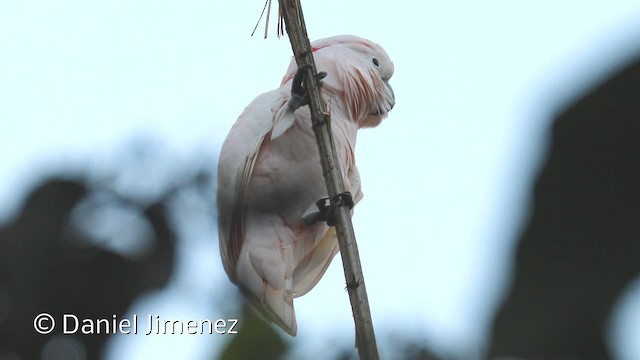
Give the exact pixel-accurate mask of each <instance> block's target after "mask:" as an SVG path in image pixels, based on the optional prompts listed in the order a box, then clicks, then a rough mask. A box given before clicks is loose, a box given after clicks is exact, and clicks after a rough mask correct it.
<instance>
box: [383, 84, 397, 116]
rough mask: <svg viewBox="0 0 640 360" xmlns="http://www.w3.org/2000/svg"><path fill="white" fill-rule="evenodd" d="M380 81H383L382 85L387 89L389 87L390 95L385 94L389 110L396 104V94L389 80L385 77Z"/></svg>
mask: <svg viewBox="0 0 640 360" xmlns="http://www.w3.org/2000/svg"><path fill="white" fill-rule="evenodd" d="M382 82H384V86H386V87H387V89H389V93H391V96H390V97H388V96H387V99H385V100H387V104H389V110H391V109H393V106H394V105H395V104H396V94H395V93H394V92H393V88H392V87H391V85H390V84H389V80H387V79H382Z"/></svg>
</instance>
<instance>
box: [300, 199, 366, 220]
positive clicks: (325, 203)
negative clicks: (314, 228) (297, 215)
mask: <svg viewBox="0 0 640 360" xmlns="http://www.w3.org/2000/svg"><path fill="white" fill-rule="evenodd" d="M342 204H345V205H347V206H348V207H349V210H351V209H353V206H354V205H355V203H354V202H353V197H352V196H351V193H350V192H348V191H345V192H343V193H340V194H337V195H336V196H334V197H333V200H331V199H329V198H328V197H326V198H322V199H320V200H318V201H316V206H317V207H318V210H319V211H318V212H315V213H311V214H309V215H306V216H304V217H303V218H302V221H303V222H304V224H305V225H307V226H311V225H315V224H316V223H318V222H320V221H326V222H327V225H329V226H333V225H335V223H336V221H335V220H336V218H335V216H336V215H335V211H336V209H337V208H338V206H340V205H342Z"/></svg>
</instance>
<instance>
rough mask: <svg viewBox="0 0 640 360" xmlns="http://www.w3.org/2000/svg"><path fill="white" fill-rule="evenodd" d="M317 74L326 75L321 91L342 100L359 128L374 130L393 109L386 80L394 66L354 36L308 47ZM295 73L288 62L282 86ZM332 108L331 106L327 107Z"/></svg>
mask: <svg viewBox="0 0 640 360" xmlns="http://www.w3.org/2000/svg"><path fill="white" fill-rule="evenodd" d="M311 48H312V51H313V55H314V60H315V63H316V68H317V71H318V72H320V71H326V72H327V77H325V78H324V79H323V89H324V90H326V91H328V92H329V93H331V94H334V96H339V97H342V99H341V100H342V101H343V102H344V104H345V105H346V107H347V110H348V112H349V116H350V117H351V119H352V120H353V121H356V122H357V123H358V127H374V126H377V125H378V124H380V122H381V121H382V120H383V119H384V118H386V117H387V114H388V113H389V111H390V110H391V109H392V108H393V106H394V105H395V96H394V94H393V89H392V88H391V85H389V79H391V76H393V62H391V59H390V58H389V55H387V52H386V51H384V49H383V48H382V47H381V46H380V45H378V44H376V43H374V42H371V41H369V40H366V39H363V38H360V37H357V36H354V35H339V36H333V37H329V38H325V39H320V40H316V41H314V42H312V43H311ZM296 69H297V65H296V63H295V60H293V61H292V62H291V65H290V66H289V69H288V71H287V74H286V75H285V77H284V79H283V83H285V82H287V81H288V80H289V79H291V78H293V76H294V74H295V72H296ZM330 106H332V105H330Z"/></svg>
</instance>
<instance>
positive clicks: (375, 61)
mask: <svg viewBox="0 0 640 360" xmlns="http://www.w3.org/2000/svg"><path fill="white" fill-rule="evenodd" d="M373 65H375V66H380V62H379V61H378V59H376V58H373Z"/></svg>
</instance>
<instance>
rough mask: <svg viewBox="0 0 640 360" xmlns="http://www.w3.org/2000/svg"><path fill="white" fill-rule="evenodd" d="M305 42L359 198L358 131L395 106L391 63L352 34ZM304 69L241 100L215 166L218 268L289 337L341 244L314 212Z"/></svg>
mask: <svg viewBox="0 0 640 360" xmlns="http://www.w3.org/2000/svg"><path fill="white" fill-rule="evenodd" d="M311 46H312V51H313V56H314V59H315V63H316V67H317V69H318V71H319V73H318V75H317V76H316V80H317V81H318V82H319V83H320V84H321V86H322V88H321V89H322V96H323V97H324V99H325V101H326V103H327V108H328V110H329V111H330V114H331V128H332V131H333V138H334V142H335V146H336V151H337V153H336V155H337V158H338V160H339V162H340V170H341V171H342V175H343V181H344V187H345V190H346V191H347V192H349V193H350V195H352V200H353V203H357V202H358V201H359V200H360V199H361V198H362V191H361V190H360V175H359V174H358V168H357V167H356V163H355V157H354V149H355V146H356V133H357V131H358V129H360V128H365V127H374V126H377V125H378V124H380V122H381V121H382V120H383V119H384V118H385V117H386V116H387V114H388V112H389V111H390V110H391V109H392V108H393V106H394V104H395V98H394V94H393V90H392V89H391V86H390V85H389V82H388V81H389V79H390V78H391V76H392V75H393V63H392V62H391V60H390V59H389V56H388V55H387V53H386V52H385V51H384V49H382V47H380V46H379V45H378V44H375V43H373V42H371V41H368V40H365V39H362V38H359V37H357V36H352V35H341V36H335V37H330V38H326V39H321V40H317V41H314V42H312V43H311ZM325 72H326V73H325ZM301 74H302V72H301V71H298V68H297V65H296V62H295V60H292V61H291V64H290V65H289V69H288V70H287V73H286V74H285V75H284V78H283V79H282V83H281V84H280V87H279V88H277V89H275V90H273V91H269V92H266V93H264V94H262V95H260V96H258V97H257V98H256V99H255V100H253V101H252V102H251V103H250V104H249V106H247V108H246V109H245V110H244V112H243V113H242V114H241V115H240V117H239V118H238V120H237V121H236V123H235V125H234V126H233V127H232V129H231V131H230V132H229V135H228V136H227V139H226V140H225V142H224V144H223V145H222V150H221V152H220V160H219V163H218V214H219V219H218V220H219V232H220V234H219V235H220V253H221V256H222V262H223V264H224V269H225V271H226V272H227V274H228V275H229V278H230V279H231V281H232V282H234V283H235V284H237V285H238V286H239V288H240V289H241V290H242V292H243V294H244V295H245V297H246V298H247V299H248V300H249V301H250V302H251V303H252V304H253V305H254V306H255V307H256V308H257V309H258V310H259V311H260V312H261V313H262V314H263V315H265V316H266V317H267V318H269V319H270V320H271V321H273V322H275V323H277V324H278V325H279V326H280V327H282V328H283V329H284V330H285V331H286V332H288V333H289V334H291V335H294V336H295V334H296V329H297V326H296V319H295V314H294V310H293V298H294V297H298V296H302V295H304V294H306V293H307V292H308V291H309V290H311V289H312V288H313V287H314V286H315V285H316V283H318V281H319V280H320V278H321V277H322V275H323V274H324V272H325V270H327V267H328V266H329V264H330V262H331V260H332V258H333V257H334V255H335V254H336V253H337V252H338V250H339V248H338V242H337V238H336V232H335V228H333V227H332V226H329V225H328V224H327V222H326V220H327V216H326V215H327V214H322V211H320V210H322V209H321V206H320V205H319V204H320V203H322V199H323V198H326V197H327V188H326V185H325V180H324V177H323V175H322V168H321V166H320V156H319V153H318V147H317V144H316V139H315V136H314V133H313V130H312V127H311V115H310V111H309V107H308V106H304V105H306V104H307V102H308V96H307V97H305V94H306V90H305V86H304V84H302V80H301V79H302V76H301ZM296 75H297V76H296ZM321 79H322V80H321ZM317 202H318V204H317ZM325 210H326V209H325ZM323 220H324V221H323Z"/></svg>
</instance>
